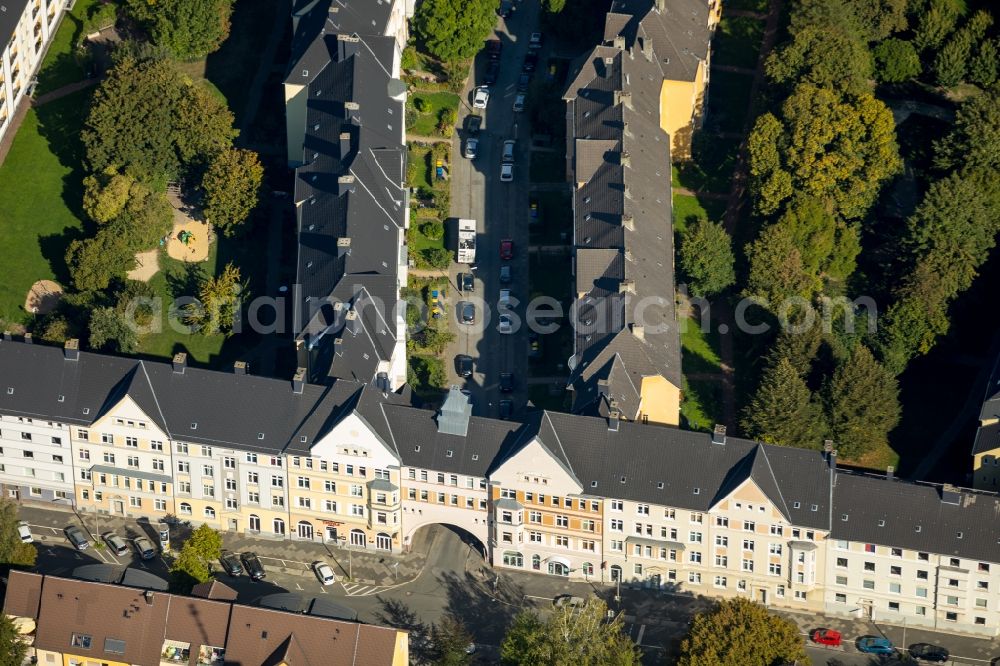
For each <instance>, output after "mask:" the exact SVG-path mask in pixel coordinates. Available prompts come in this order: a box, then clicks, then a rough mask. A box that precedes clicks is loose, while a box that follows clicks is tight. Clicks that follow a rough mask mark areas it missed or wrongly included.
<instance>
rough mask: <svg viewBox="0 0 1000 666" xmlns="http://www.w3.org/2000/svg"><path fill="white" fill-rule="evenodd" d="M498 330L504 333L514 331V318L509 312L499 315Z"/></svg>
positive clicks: (507, 333)
mask: <svg viewBox="0 0 1000 666" xmlns="http://www.w3.org/2000/svg"><path fill="white" fill-rule="evenodd" d="M500 332H501V333H503V334H504V335H509V334H511V333H513V332H514V319H513V318H512V317H511V316H510V315H509V314H502V315H500Z"/></svg>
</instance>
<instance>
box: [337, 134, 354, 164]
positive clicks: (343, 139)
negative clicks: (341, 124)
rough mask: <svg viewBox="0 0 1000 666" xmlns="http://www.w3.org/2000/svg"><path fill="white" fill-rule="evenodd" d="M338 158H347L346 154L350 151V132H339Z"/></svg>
mask: <svg viewBox="0 0 1000 666" xmlns="http://www.w3.org/2000/svg"><path fill="white" fill-rule="evenodd" d="M339 143H340V159H341V161H343V160H346V159H347V154H348V153H350V152H351V133H350V132H341V133H340V139H339Z"/></svg>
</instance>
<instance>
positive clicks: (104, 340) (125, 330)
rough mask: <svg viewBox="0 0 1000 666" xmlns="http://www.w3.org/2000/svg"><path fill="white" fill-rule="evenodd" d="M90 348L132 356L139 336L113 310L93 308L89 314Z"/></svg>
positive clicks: (120, 315) (136, 347) (124, 319)
mask: <svg viewBox="0 0 1000 666" xmlns="http://www.w3.org/2000/svg"><path fill="white" fill-rule="evenodd" d="M89 330H90V346H91V348H93V349H98V350H109V351H114V352H119V353H122V354H134V353H135V352H136V350H138V348H139V334H138V332H137V331H136V330H135V329H134V328H132V327H131V326H130V325H129V322H128V320H127V319H126V318H125V317H123V316H122V313H121V312H119V311H118V310H116V309H115V308H109V307H100V308H95V309H94V310H93V311H91V313H90V322H89Z"/></svg>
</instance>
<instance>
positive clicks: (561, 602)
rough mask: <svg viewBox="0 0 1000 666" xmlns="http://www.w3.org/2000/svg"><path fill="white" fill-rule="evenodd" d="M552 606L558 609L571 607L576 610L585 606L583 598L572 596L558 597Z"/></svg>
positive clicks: (562, 595) (561, 595)
mask: <svg viewBox="0 0 1000 666" xmlns="http://www.w3.org/2000/svg"><path fill="white" fill-rule="evenodd" d="M552 605H554V606H555V607H556V608H562V607H563V606H570V607H571V608H575V607H577V606H582V605H583V598H582V597H574V596H572V595H570V594H560V595H559V596H558V597H556V598H555V599H553V600H552Z"/></svg>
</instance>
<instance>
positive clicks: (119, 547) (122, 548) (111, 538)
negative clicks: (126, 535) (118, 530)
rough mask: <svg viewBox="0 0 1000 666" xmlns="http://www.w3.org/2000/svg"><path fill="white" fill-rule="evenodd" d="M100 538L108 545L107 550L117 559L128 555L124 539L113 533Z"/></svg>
mask: <svg viewBox="0 0 1000 666" xmlns="http://www.w3.org/2000/svg"><path fill="white" fill-rule="evenodd" d="M102 538H103V539H104V543H106V544H107V545H108V549H109V550H110V551H111V552H112V553H114V554H115V555H118V556H119V557H121V556H123V555H128V543H126V542H125V539H123V538H121V537H120V536H118V535H117V534H115V533H114V532H106V533H105V534H104V536H103V537H102Z"/></svg>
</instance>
